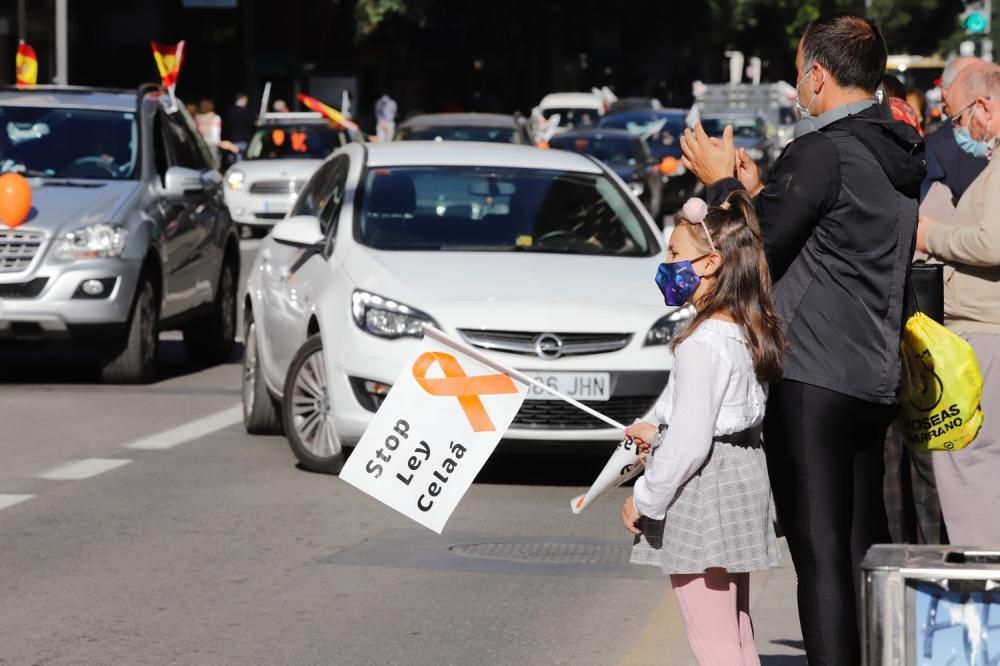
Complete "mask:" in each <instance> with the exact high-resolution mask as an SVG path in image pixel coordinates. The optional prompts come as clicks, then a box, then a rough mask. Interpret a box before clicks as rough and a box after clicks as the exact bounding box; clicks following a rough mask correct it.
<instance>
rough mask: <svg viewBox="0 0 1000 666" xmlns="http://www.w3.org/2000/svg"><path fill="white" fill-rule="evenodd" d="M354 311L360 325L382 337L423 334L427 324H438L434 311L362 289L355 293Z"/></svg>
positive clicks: (368, 331)
mask: <svg viewBox="0 0 1000 666" xmlns="http://www.w3.org/2000/svg"><path fill="white" fill-rule="evenodd" d="M351 313H352V314H353V315H354V323H355V324H357V325H358V328H360V329H361V330H362V331H365V332H366V333H371V334H372V335H375V336H377V337H380V338H390V339H395V338H422V337H424V324H430V325H431V326H434V327H437V323H436V322H435V321H434V319H432V318H431V316H430V315H428V314H425V313H423V312H421V311H420V310H416V309H414V308H411V307H409V306H407V305H403V304H402V303H397V302H396V301H394V300H392V299H390V298H384V297H382V296H379V295H378V294H372V293H369V292H367V291H363V290H361V289H356V290H355V291H354V294H353V295H352V297H351Z"/></svg>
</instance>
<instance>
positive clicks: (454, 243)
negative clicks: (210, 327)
mask: <svg viewBox="0 0 1000 666" xmlns="http://www.w3.org/2000/svg"><path fill="white" fill-rule="evenodd" d="M619 183H620V181H618V180H617V179H615V178H614V177H613V176H612V173H611V171H610V170H609V168H608V167H607V166H605V165H604V164H602V163H601V162H599V161H597V160H595V159H593V158H590V157H588V156H585V155H578V154H574V153H569V152H565V151H558V150H541V149H537V148H531V147H524V146H510V145H501V144H481V143H480V144H475V143H462V142H451V143H439V142H416V141H414V142H391V143H385V144H371V145H366V146H359V145H349V146H346V147H345V148H343V149H341V150H340V151H338V152H337V153H335V154H334V155H333V156H332V157H331V158H330V159H329V160H328V161H327V162H326V163H324V165H323V166H322V167H321V168H320V169H319V171H317V173H316V175H315V176H313V178H312V180H310V182H309V184H308V185H307V186H306V189H305V190H304V191H303V192H302V194H301V195H300V197H299V199H298V201H297V202H296V205H295V208H294V210H293V211H292V215H291V216H290V217H289V218H288V219H286V220H283V221H281V222H280V223H279V224H278V225H277V226H276V227H275V229H274V231H273V232H272V233H271V234H270V235H269V236H268V237H267V238H265V239H264V240H263V241H262V244H261V248H260V252H259V253H258V256H257V260H256V262H255V264H254V267H253V270H252V271H251V272H250V277H249V280H248V283H247V299H246V301H245V302H244V305H243V307H244V312H245V318H246V322H247V327H246V332H245V335H246V338H245V339H246V345H247V353H246V356H245V365H244V383H243V396H244V398H243V399H244V423H245V425H246V428H247V431H248V432H251V433H255V432H272V431H274V430H276V429H277V428H278V424H279V422H280V421H283V423H284V429H285V434H286V436H287V437H288V440H289V443H290V445H291V447H292V450H293V451H294V452H295V455H296V456H297V457H298V459H299V460H300V462H301V464H302V465H303V466H304V467H306V468H308V469H311V470H316V471H326V472H335V471H337V470H339V468H340V465H341V463H342V460H343V455H344V453H343V452H344V447H347V446H352V445H353V444H354V443H356V442H357V441H358V439H359V438H360V437H361V435H362V434H363V432H364V430H365V428H366V426H367V424H368V422H369V421H370V419H371V418H372V414H373V413H374V412H375V411H376V410H377V409H378V407H379V405H380V404H381V402H382V400H383V399H384V398H385V396H386V395H387V393H388V391H389V390H390V388H391V385H392V382H393V381H395V379H396V377H397V376H398V375H399V373H400V372H401V371H402V369H403V365H404V364H405V362H406V360H407V359H408V358H409V357H410V356H412V354H413V353H414V352H415V351H416V349H417V346H418V344H419V340H420V338H421V337H422V335H423V326H424V324H425V323H431V324H433V325H434V326H436V327H438V328H440V329H442V330H444V331H445V332H446V333H449V334H450V335H452V336H455V337H457V338H460V339H462V340H464V341H465V342H467V343H468V344H470V345H473V346H475V347H478V348H480V349H484V350H488V351H489V352H490V353H491V354H493V355H495V357H496V358H497V360H499V361H502V362H504V363H508V364H510V365H511V366H514V367H517V368H518V369H521V370H524V371H526V372H529V373H530V374H531V375H532V376H535V377H537V378H540V379H541V380H542V381H545V382H552V383H553V384H554V385H556V386H558V387H560V388H561V389H563V390H564V391H566V392H568V393H569V394H570V395H571V396H574V397H577V398H579V399H581V400H584V401H585V402H587V403H588V404H590V405H592V406H594V407H595V408H597V409H598V410H600V411H601V412H603V413H605V414H607V415H608V416H611V417H613V418H615V419H618V420H620V421H628V422H631V419H633V418H635V417H641V416H643V415H645V414H646V413H647V412H648V411H649V410H650V409H651V408H652V406H653V404H654V403H655V402H656V400H657V398H658V397H659V395H660V393H661V392H662V391H663V388H664V386H665V383H666V379H667V374H668V371H669V369H670V367H671V365H672V362H673V361H672V356H671V353H670V351H669V349H668V346H667V343H668V342H669V341H670V339H671V338H672V336H673V335H674V333H675V332H676V331H677V330H678V328H679V327H680V326H683V325H684V322H686V321H687V317H688V316H689V313H688V312H686V311H685V310H677V309H670V308H665V307H664V305H663V298H662V296H661V295H660V294H659V292H658V291H657V290H656V288H655V286H654V284H653V276H654V275H655V273H656V267H657V265H658V264H659V262H660V261H661V260H662V254H663V251H664V248H663V240H662V234H661V232H660V231H659V229H657V228H656V227H655V225H654V224H653V220H652V219H651V218H650V217H649V215H648V214H647V213H646V212H645V210H644V209H643V208H642V206H640V205H639V203H638V201H637V200H636V199H635V198H634V196H633V195H632V194H631V193H630V192H629V191H628V190H627V189H626V188H624V187H622V186H621V185H620V184H619ZM547 397H548V396H547V395H546V394H539V393H538V392H534V391H533V392H532V393H531V394H530V395H529V397H528V400H527V401H526V402H525V404H524V406H523V407H522V408H521V411H520V412H519V413H518V415H517V417H516V418H515V420H514V423H513V425H512V427H511V429H510V430H509V431H508V432H507V437H508V438H511V439H528V440H550V441H551V440H565V441H576V440H582V441H600V442H608V441H614V440H617V439H618V438H619V437H620V434H621V433H620V432H618V431H616V430H613V429H609V428H608V427H607V426H606V425H604V424H603V423H602V422H600V421H599V420H597V419H594V418H593V417H591V416H588V415H586V414H584V413H582V412H579V411H578V410H576V409H574V408H573V407H572V406H570V405H568V404H566V403H563V402H562V401H558V400H549V399H547ZM279 411H280V413H281V414H282V415H283V418H282V419H280V420H279V418H278V413H279Z"/></svg>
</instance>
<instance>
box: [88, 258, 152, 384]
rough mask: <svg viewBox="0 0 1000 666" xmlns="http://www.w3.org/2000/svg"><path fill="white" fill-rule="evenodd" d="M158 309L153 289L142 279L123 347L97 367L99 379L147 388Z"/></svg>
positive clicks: (146, 279)
mask: <svg viewBox="0 0 1000 666" xmlns="http://www.w3.org/2000/svg"><path fill="white" fill-rule="evenodd" d="M159 344H160V308H159V303H158V302H157V299H156V289H155V288H154V287H153V283H152V282H150V280H149V278H147V277H143V278H142V279H141V280H140V281H139V286H138V288H137V289H136V295H135V302H134V303H133V304H132V312H131V314H130V315H129V321H128V331H127V335H126V338H125V342H124V345H123V346H122V347H121V348H118V349H115V350H114V352H112V354H111V357H110V358H109V359H108V360H106V361H104V362H103V363H102V364H101V378H102V379H103V380H104V381H106V382H108V383H112V384H147V383H149V382H151V381H153V380H154V379H155V378H156V364H157V355H158V352H159Z"/></svg>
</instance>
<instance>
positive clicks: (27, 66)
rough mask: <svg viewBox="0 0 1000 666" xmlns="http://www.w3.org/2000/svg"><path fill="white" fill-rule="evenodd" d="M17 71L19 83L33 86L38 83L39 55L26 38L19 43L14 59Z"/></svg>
mask: <svg viewBox="0 0 1000 666" xmlns="http://www.w3.org/2000/svg"><path fill="white" fill-rule="evenodd" d="M14 63H15V66H16V71H17V85H19V86H33V85H35V84H36V83H38V57H37V56H36V55H35V49H33V48H31V45H30V44H25V42H24V40H23V39H22V40H20V41H19V42H18V43H17V57H16V58H15V60H14Z"/></svg>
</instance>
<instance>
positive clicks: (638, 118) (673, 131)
mask: <svg viewBox="0 0 1000 666" xmlns="http://www.w3.org/2000/svg"><path fill="white" fill-rule="evenodd" d="M601 127H610V128H612V129H623V130H628V131H629V133H630V134H632V135H633V136H645V135H647V134H649V133H650V132H653V131H655V132H656V134H658V135H660V136H663V135H665V134H669V135H670V136H671V137H673V138H677V137H679V136H680V135H681V134H683V133H684V128H685V127H687V125H686V124H685V122H684V116H683V115H679V114H678V115H673V116H666V115H663V114H656V113H622V114H615V115H611V116H605V117H604V118H602V119H601Z"/></svg>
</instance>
